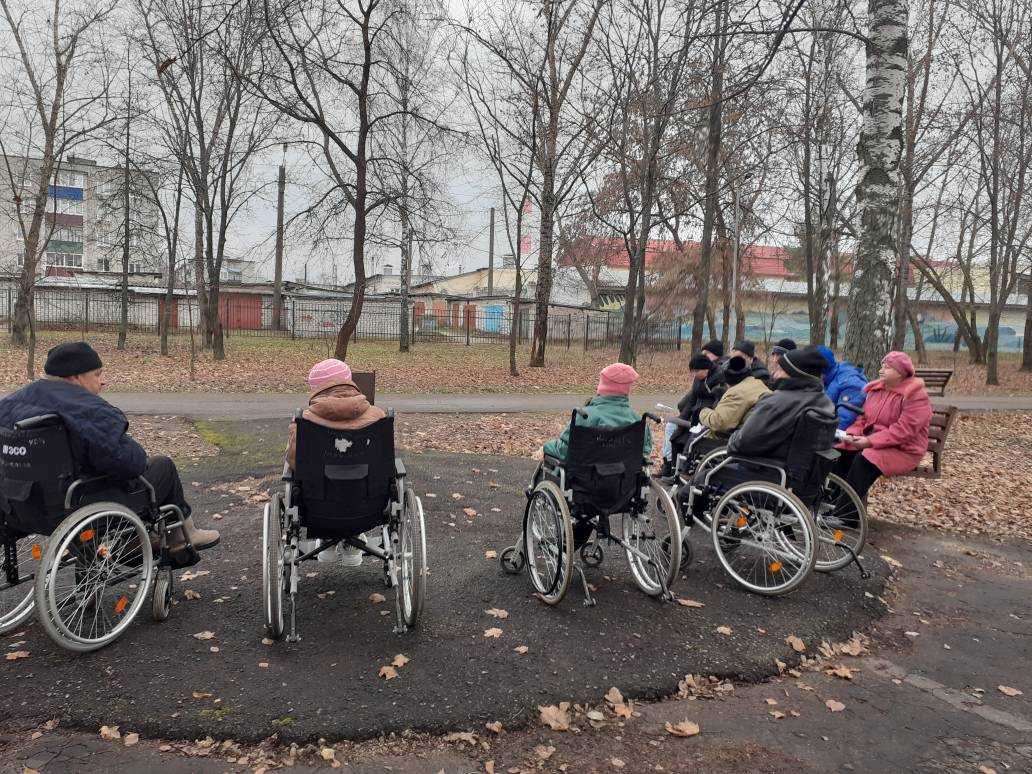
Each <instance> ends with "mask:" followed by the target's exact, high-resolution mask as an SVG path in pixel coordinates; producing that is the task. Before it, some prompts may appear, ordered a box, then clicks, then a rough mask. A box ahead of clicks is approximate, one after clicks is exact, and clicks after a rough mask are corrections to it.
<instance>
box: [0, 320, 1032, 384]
mask: <svg viewBox="0 0 1032 774" xmlns="http://www.w3.org/2000/svg"><path fill="white" fill-rule="evenodd" d="M78 338H80V334H78V333H76V332H74V331H65V332H44V333H42V334H41V335H40V340H39V343H38V345H37V358H36V360H37V366H36V367H37V373H42V366H43V360H44V359H45V357H46V352H47V350H48V349H49V348H50V347H52V346H54V344H56V343H58V342H59V341H67V340H70V339H78ZM87 338H88V340H89V341H90V343H91V344H93V346H94V347H96V349H97V351H98V352H99V353H100V355H101V357H102V358H103V360H104V362H105V365H106V366H107V368H106V372H107V377H108V380H109V382H110V388H109V389H111V390H113V391H118V392H301V391H303V390H304V389H305V377H306V376H307V374H308V369H309V368H310V367H311V366H312V364H313V363H315V362H317V361H318V360H321V359H323V358H326V357H329V356H330V355H331V354H332V347H333V341H332V339H299V340H291V339H273V338H265V337H256V336H244V335H234V336H230V337H229V338H228V339H227V345H226V350H227V359H226V360H224V361H221V362H216V361H214V360H212V358H211V355H210V353H208V352H199V353H197V358H196V363H195V375H194V378H193V379H191V377H190V342H189V340H188V339H187V338H186V337H184V336H178V337H176V338H175V339H174V341H173V345H172V354H171V355H170V356H169V357H167V358H165V357H162V356H161V355H160V354H159V346H158V339H157V337H156V336H153V335H142V334H132V335H130V338H129V347H128V349H127V350H126V351H124V352H120V351H118V350H117V349H116V348H115V337H114V335H113V334H110V333H90V334H88V335H87ZM690 354H691V353H690V352H689V351H688V349H687V348H685V349H683V350H681V351H679V352H678V351H673V352H645V353H643V354H642V356H641V357H640V359H639V362H638V370H639V372H640V373H641V381H640V382H639V383H638V387H637V389H638V390H639V391H642V390H645V391H649V390H651V391H674V392H678V391H682V390H684V389H685V386H686V385H688V384H689V383H690V381H691V377H690V374H689V372H688V360H689V357H690ZM616 357H617V352H616V351H615V350H588V351H584V350H583V348H582V347H579V346H577V345H576V342H574V343H573V344H572V345H571V347H570V348H567V347H565V346H564V345H561V344H554V345H551V346H550V347H549V349H548V354H547V363H548V367H546V368H544V369H537V368H528V367H526V365H525V364H526V362H527V358H528V349H527V347H521V348H520V351H519V353H518V359H517V362H518V365H519V368H520V376H518V377H515V378H514V377H511V376H509V360H508V350H507V348H506V347H505V346H500V345H494V344H478V345H473V346H469V347H467V346H464V345H462V344H423V343H416V344H415V345H414V346H413V349H412V351H411V352H409V353H407V354H404V355H403V354H400V353H399V352H398V345H397V343H396V342H383V341H358V342H355V343H354V344H353V345H352V347H351V349H350V351H349V353H348V360H349V362H350V363H351V365H352V367H353V368H355V370H362V371H376V372H377V392H381V393H391V392H394V393H422V392H428V393H440V392H448V393H477V392H525V391H532V390H541V391H542V392H567V391H569V392H581V391H583V390H584V389H585V387H590V386H592V385H594V384H595V382H596V381H597V379H598V372H599V370H600V369H601V368H603V367H604V366H605V365H607V364H609V363H611V362H613V361H614V360H615V359H616ZM1019 362H1020V361H1019V358H1018V357H1017V355H1010V354H1008V355H1005V356H1003V358H1002V360H1001V365H1000V379H1001V384H1000V385H999V386H994V387H987V386H986V385H985V369H984V368H983V367H981V366H973V365H970V364H968V363H967V359H966V357H965V356H964V354H963V353H959V354H957V355H956V356H954V354H953V353H952V352H948V353H947V352H936V353H931V355H930V363H929V366H937V367H943V368H952V369H954V370H955V372H956V373H955V374H954V377H953V380H952V381H951V382H950V385H949V387H948V388H947V394H956V395H961V394H973V395H983V394H992V395H1032V373H1028V372H1024V373H1023V372H1020V371H1019V370H1018V366H1019ZM24 381H25V353H24V351H22V350H18V349H14V348H12V347H11V345H10V342H9V340H8V339H7V338H6V337H3V338H2V339H0V389H12V388H14V387H17V386H19V385H21V384H23V383H24Z"/></svg>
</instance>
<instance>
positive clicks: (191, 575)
mask: <svg viewBox="0 0 1032 774" xmlns="http://www.w3.org/2000/svg"><path fill="white" fill-rule="evenodd" d="M205 575H211V570H197V572H193V571H191V570H187V571H186V572H184V573H183V574H182V575H180V576H179V580H180V582H186V581H192V580H195V579H196V578H203V577H204V576H205Z"/></svg>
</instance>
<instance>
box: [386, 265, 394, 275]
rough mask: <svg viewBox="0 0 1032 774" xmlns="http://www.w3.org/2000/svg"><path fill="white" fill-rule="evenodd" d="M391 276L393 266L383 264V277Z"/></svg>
mask: <svg viewBox="0 0 1032 774" xmlns="http://www.w3.org/2000/svg"><path fill="white" fill-rule="evenodd" d="M392 274H394V264H392V263H385V264H384V265H383V276H385V277H389V276H391V275H392Z"/></svg>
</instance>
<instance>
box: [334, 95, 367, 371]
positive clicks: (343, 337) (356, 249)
mask: <svg viewBox="0 0 1032 774" xmlns="http://www.w3.org/2000/svg"><path fill="white" fill-rule="evenodd" d="M360 113H361V115H360V118H359V140H358V153H357V156H358V158H357V160H356V162H355V205H354V209H355V233H354V237H353V239H354V241H353V247H352V250H351V261H352V263H353V264H354V270H355V291H354V293H353V294H352V296H351V308H350V309H348V314H347V317H345V318H344V323H343V324H342V325H341V326H340V330H339V331H338V332H337V343H336V346H335V347H334V350H333V356H334V357H335V358H337V359H338V360H346V359H347V357H348V346H349V345H350V343H351V338H352V337H353V336H354V335H355V331H357V330H358V319H359V317H361V315H362V304H363V302H364V301H365V283H366V273H365V238H366V199H367V198H368V188H367V177H366V175H367V174H368V161H367V159H366V137H367V135H368V131H369V130H368V124H367V115H368V113H367V108H366V107H365V106H363V107H362V108H361V109H360Z"/></svg>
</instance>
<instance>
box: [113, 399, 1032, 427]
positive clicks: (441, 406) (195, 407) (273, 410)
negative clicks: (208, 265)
mask: <svg viewBox="0 0 1032 774" xmlns="http://www.w3.org/2000/svg"><path fill="white" fill-rule="evenodd" d="M104 397H105V398H107V399H108V400H109V401H110V402H111V403H113V404H114V405H116V406H118V407H119V408H120V409H122V410H123V411H124V412H125V413H127V414H155V415H165V414H168V415H176V416H183V417H188V418H190V419H206V420H213V419H226V420H253V419H281V418H284V417H289V416H290V415H291V414H292V413H293V412H294V410H295V409H297V408H298V407H299V406H303V405H304V402H305V396H304V395H303V394H300V393H291V394H284V393H273V394H269V393H203V392H197V393H193V392H191V393H174V392H154V393H141V392H113V393H104ZM680 397H681V396H680V395H675V394H672V393H668V394H642V395H634V396H632V399H631V402H632V405H633V406H634V408H635V409H636V410H637V411H648V410H654V408H655V405H656V403H665V404H667V405H671V406H672V405H674V404H676V403H677V401H678V400H679V399H680ZM586 398H587V396H584V397H581V396H578V395H571V394H562V393H558V394H556V393H533V394H521V395H512V394H504V393H499V394H483V393H481V394H477V395H467V394H457V393H437V394H424V395H411V394H394V395H387V394H385V395H381V396H378V399H377V402H378V403H379V404H381V405H383V406H386V407H391V408H393V409H395V410H396V411H398V412H404V413H407V414H414V413H426V414H449V413H465V414H503V413H505V414H508V413H525V412H548V413H560V412H565V411H569V410H570V409H571V408H572V407H574V406H577V405H580V404H582V403H583V402H584V400H586ZM933 402H934V403H935V404H937V405H939V404H941V405H946V404H949V405H954V406H956V407H957V408H959V409H961V410H962V411H1032V396H1009V395H992V396H979V395H949V396H947V397H945V398H933Z"/></svg>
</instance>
